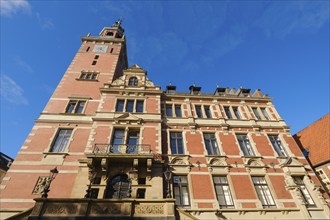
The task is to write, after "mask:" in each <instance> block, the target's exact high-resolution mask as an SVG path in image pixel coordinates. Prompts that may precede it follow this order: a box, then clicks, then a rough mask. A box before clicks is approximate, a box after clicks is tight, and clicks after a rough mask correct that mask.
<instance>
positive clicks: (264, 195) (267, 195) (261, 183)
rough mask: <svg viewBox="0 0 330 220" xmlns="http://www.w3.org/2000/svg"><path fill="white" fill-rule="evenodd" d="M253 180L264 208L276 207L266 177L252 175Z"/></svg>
mask: <svg viewBox="0 0 330 220" xmlns="http://www.w3.org/2000/svg"><path fill="white" fill-rule="evenodd" d="M252 182H253V185H254V188H255V190H256V192H257V195H258V198H259V200H260V201H261V204H262V206H263V207H264V208H274V207H276V204H275V201H274V199H273V196H272V194H271V192H270V190H269V187H268V185H267V182H266V180H265V178H264V177H260V176H254V177H252Z"/></svg>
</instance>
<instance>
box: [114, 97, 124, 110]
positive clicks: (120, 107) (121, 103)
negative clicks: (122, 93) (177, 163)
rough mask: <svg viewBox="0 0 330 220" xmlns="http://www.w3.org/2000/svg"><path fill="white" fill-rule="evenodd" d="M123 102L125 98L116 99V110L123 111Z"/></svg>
mask: <svg viewBox="0 0 330 220" xmlns="http://www.w3.org/2000/svg"><path fill="white" fill-rule="evenodd" d="M124 103H125V100H122V99H118V100H117V104H116V112H123V111H124Z"/></svg>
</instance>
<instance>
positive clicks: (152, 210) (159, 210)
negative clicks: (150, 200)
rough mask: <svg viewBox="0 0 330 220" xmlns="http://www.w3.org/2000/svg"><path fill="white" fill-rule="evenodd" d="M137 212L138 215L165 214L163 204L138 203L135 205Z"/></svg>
mask: <svg viewBox="0 0 330 220" xmlns="http://www.w3.org/2000/svg"><path fill="white" fill-rule="evenodd" d="M135 214H138V215H146V214H152V215H160V214H164V207H163V205H136V206H135Z"/></svg>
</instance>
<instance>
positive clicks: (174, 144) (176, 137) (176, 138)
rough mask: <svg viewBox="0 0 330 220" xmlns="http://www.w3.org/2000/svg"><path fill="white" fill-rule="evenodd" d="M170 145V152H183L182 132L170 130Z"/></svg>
mask: <svg viewBox="0 0 330 220" xmlns="http://www.w3.org/2000/svg"><path fill="white" fill-rule="evenodd" d="M170 147H171V153H172V154H184V150H183V141H182V132H170Z"/></svg>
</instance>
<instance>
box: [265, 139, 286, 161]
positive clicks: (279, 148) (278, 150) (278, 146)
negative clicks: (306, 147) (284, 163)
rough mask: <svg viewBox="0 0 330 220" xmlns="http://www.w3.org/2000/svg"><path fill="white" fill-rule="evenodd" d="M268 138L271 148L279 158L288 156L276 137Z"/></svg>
mask: <svg viewBox="0 0 330 220" xmlns="http://www.w3.org/2000/svg"><path fill="white" fill-rule="evenodd" d="M268 138H269V140H270V142H271V143H272V146H273V148H274V150H275V151H276V153H277V155H278V156H279V157H287V156H288V154H287V153H286V151H285V149H284V147H283V145H282V142H281V140H280V138H279V137H278V135H268Z"/></svg>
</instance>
